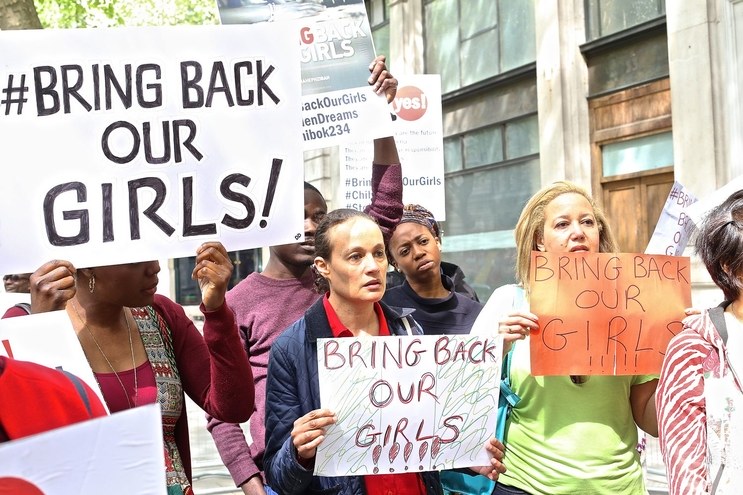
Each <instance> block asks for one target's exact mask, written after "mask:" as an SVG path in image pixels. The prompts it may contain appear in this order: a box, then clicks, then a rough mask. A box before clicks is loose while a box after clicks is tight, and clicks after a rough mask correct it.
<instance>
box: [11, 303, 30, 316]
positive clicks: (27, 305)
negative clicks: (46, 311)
mask: <svg viewBox="0 0 743 495" xmlns="http://www.w3.org/2000/svg"><path fill="white" fill-rule="evenodd" d="M14 307H16V308H21V309H22V310H23V311H25V312H26V314H29V315H30V314H31V303H27V302H20V303H18V304H15V305H14Z"/></svg>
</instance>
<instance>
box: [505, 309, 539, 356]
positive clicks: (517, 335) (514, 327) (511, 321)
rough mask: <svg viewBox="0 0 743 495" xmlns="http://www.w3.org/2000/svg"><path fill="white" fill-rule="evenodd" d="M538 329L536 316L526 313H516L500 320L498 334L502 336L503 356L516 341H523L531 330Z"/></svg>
mask: <svg viewBox="0 0 743 495" xmlns="http://www.w3.org/2000/svg"><path fill="white" fill-rule="evenodd" d="M538 329H539V322H538V318H537V315H535V314H534V313H530V312H528V311H523V312H522V311H516V312H514V313H511V314H509V315H507V316H506V317H505V318H503V319H501V321H500V322H499V323H498V333H500V334H501V335H502V336H503V355H505V354H506V353H507V352H508V351H509V350H511V346H512V345H513V343H514V342H516V341H517V340H524V339H525V338H526V336H527V335H529V334H530V333H531V331H532V330H538Z"/></svg>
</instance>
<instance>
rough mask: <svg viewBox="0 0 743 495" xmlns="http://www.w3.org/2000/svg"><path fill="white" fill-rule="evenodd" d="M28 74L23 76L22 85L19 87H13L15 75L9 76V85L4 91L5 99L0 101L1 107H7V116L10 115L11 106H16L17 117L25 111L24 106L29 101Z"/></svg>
mask: <svg viewBox="0 0 743 495" xmlns="http://www.w3.org/2000/svg"><path fill="white" fill-rule="evenodd" d="M26 91H28V86H26V74H21V83H20V84H19V85H17V86H14V85H13V74H10V75H8V85H7V86H6V87H5V88H4V89H3V94H4V95H5V99H3V100H0V105H5V115H10V107H11V105H14V104H15V105H16V106H17V108H18V112H17V114H16V115H20V114H21V111H22V110H23V104H24V103H26V102H27V101H28V98H26Z"/></svg>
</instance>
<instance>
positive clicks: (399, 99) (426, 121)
mask: <svg viewBox="0 0 743 495" xmlns="http://www.w3.org/2000/svg"><path fill="white" fill-rule="evenodd" d="M398 81H399V89H398V90H397V95H396V96H395V99H394V100H393V102H392V110H393V112H394V114H395V117H396V118H395V121H394V123H393V124H392V130H393V131H394V135H395V143H396V144H397V151H398V154H399V155H400V162H401V163H402V175H403V177H402V183H403V202H404V203H405V204H409V203H415V204H419V205H421V206H424V207H425V208H427V209H429V210H430V211H431V213H433V216H434V217H435V218H436V220H438V221H443V220H446V208H445V203H446V202H445V193H444V132H443V128H442V120H441V77H440V76H439V75H438V74H435V75H434V74H427V75H405V76H401V77H399V78H398ZM340 157H341V173H340V183H341V184H343V188H342V190H341V194H342V195H343V196H342V197H341V198H342V199H344V200H345V207H346V208H353V209H355V210H360V211H363V210H364V208H366V206H367V205H369V204H370V203H371V183H370V179H369V177H371V168H372V159H373V157H374V148H373V143H372V142H370V141H363V142H361V141H359V142H354V143H348V144H346V145H343V146H341V147H340Z"/></svg>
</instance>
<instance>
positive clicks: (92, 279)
mask: <svg viewBox="0 0 743 495" xmlns="http://www.w3.org/2000/svg"><path fill="white" fill-rule="evenodd" d="M88 290H89V291H90V293H91V294H92V293H93V292H95V275H93V274H92V273H91V274H90V278H89V279H88Z"/></svg>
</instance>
